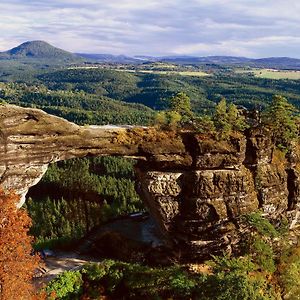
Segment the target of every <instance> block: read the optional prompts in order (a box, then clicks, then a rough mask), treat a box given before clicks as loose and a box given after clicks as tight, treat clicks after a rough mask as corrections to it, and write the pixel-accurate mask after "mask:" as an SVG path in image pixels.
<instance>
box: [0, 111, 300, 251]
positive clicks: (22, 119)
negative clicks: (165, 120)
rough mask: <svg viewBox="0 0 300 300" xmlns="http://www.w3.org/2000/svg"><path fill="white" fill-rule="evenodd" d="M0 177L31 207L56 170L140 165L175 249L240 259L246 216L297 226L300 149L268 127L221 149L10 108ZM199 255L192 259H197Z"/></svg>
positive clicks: (143, 189)
mask: <svg viewBox="0 0 300 300" xmlns="http://www.w3.org/2000/svg"><path fill="white" fill-rule="evenodd" d="M0 130H1V136H0V138H1V142H0V151H1V155H0V177H1V185H2V186H3V187H4V188H8V189H13V190H14V191H16V193H17V194H19V195H20V196H21V198H22V200H21V202H20V205H21V204H22V203H23V202H24V200H25V195H26V193H27V191H28V189H29V188H30V187H31V186H33V185H35V184H36V183H37V182H38V181H39V180H40V179H41V178H42V176H43V174H44V173H45V171H46V170H47V167H48V165H49V163H53V162H56V161H59V160H65V159H70V158H74V157H84V156H100V155H119V156H126V157H133V158H136V159H138V160H139V162H138V164H137V168H136V174H137V189H138V192H139V193H140V195H141V197H142V199H143V201H144V202H145V204H146V205H147V207H148V208H149V211H150V213H151V214H152V216H153V217H154V218H155V219H156V221H157V222H158V223H159V225H160V229H161V231H162V232H163V233H164V235H165V237H166V239H167V240H168V243H169V245H171V246H172V247H174V248H176V249H177V250H178V255H179V256H182V257H192V256H193V257H205V256H206V255H207V254H212V253H218V252H220V251H223V250H226V251H228V252H231V251H234V250H235V249H236V245H238V242H239V240H240V238H241V236H242V234H243V230H244V229H243V228H242V226H241V225H240V222H239V220H240V217H241V216H242V215H243V214H247V213H250V212H253V211H257V210H258V209H261V210H262V211H263V213H264V215H265V216H266V217H268V218H270V219H273V220H280V219H281V218H283V217H285V218H287V219H288V221H289V226H290V228H291V230H292V229H293V228H295V227H296V226H297V222H298V216H299V212H298V209H299V204H298V203H299V201H300V147H299V145H294V146H293V149H292V151H290V153H288V154H287V155H286V156H285V155H284V154H283V153H282V152H280V151H279V150H277V149H275V147H274V143H273V141H272V138H271V135H270V133H268V132H266V131H265V130H264V129H262V128H254V129H251V130H249V132H247V134H246V135H241V134H234V135H232V136H231V137H230V138H228V140H226V141H216V140H215V139H213V138H212V137H209V136H207V135H203V134H198V133H195V132H188V131H185V132H173V131H162V130H159V129H155V128H145V127H130V126H120V127H116V126H83V127H81V126H78V125H75V124H73V123H70V122H68V121H66V120H64V119H61V118H58V117H55V116H51V115H49V114H47V113H45V112H43V111H41V110H38V109H31V108H21V107H17V106H13V105H1V107H0ZM191 255H192V256H191Z"/></svg>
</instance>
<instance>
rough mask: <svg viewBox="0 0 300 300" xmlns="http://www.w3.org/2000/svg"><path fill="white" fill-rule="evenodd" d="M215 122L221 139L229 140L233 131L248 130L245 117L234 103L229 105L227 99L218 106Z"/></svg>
mask: <svg viewBox="0 0 300 300" xmlns="http://www.w3.org/2000/svg"><path fill="white" fill-rule="evenodd" d="M213 122H214V127H215V128H216V130H217V133H218V135H219V137H220V138H221V139H223V138H227V137H228V136H229V135H230V134H231V132H232V131H243V130H245V129H246V128H247V124H246V122H245V117H244V116H243V115H242V114H241V113H240V112H239V111H238V109H237V107H236V106H235V105H234V104H233V103H230V104H229V105H227V102H226V99H225V98H222V100H221V101H220V102H219V103H218V104H217V106H216V108H215V112H214V115H213Z"/></svg>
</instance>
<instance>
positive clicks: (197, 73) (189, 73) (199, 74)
mask: <svg viewBox="0 0 300 300" xmlns="http://www.w3.org/2000/svg"><path fill="white" fill-rule="evenodd" d="M136 72H139V73H149V74H161V75H181V76H197V77H203V76H210V74H208V73H205V72H202V71H158V70H137V71H136Z"/></svg>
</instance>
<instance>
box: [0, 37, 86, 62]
mask: <svg viewBox="0 0 300 300" xmlns="http://www.w3.org/2000/svg"><path fill="white" fill-rule="evenodd" d="M30 59H32V61H37V60H43V61H48V62H49V63H50V64H51V63H53V62H72V63H75V62H78V63H79V62H83V59H82V58H81V57H79V56H77V55H75V54H73V53H70V52H68V51H65V50H62V49H59V48H56V47H54V46H52V45H50V44H48V43H46V42H44V41H29V42H25V43H23V44H21V45H19V46H17V47H15V48H12V49H10V50H7V51H5V52H0V60H20V61H24V60H30Z"/></svg>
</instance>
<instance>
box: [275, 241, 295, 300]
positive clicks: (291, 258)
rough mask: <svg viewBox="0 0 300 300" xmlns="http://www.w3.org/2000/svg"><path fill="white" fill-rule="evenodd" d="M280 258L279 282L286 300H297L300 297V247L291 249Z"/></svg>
mask: <svg viewBox="0 0 300 300" xmlns="http://www.w3.org/2000/svg"><path fill="white" fill-rule="evenodd" d="M286 252H287V253H284V255H281V256H280V263H279V274H280V277H279V280H280V284H281V287H282V289H283V294H284V299H291V300H296V299H299V297H300V283H299V278H300V247H299V245H298V246H297V247H293V248H291V247H289V248H288V249H286Z"/></svg>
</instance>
